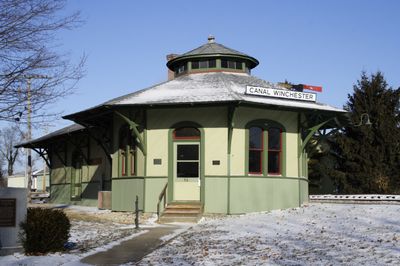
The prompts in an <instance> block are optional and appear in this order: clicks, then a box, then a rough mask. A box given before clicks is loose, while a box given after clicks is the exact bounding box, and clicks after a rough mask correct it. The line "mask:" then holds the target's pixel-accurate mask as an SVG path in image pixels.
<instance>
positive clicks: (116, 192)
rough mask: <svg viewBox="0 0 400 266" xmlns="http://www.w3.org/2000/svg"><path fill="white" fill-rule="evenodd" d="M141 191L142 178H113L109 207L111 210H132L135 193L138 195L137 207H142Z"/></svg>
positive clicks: (142, 186) (142, 187) (142, 185)
mask: <svg viewBox="0 0 400 266" xmlns="http://www.w3.org/2000/svg"><path fill="white" fill-rule="evenodd" d="M143 191H144V180H143V179H138V178H135V179H122V178H121V179H118V178H115V179H113V180H112V193H111V201H112V202H111V206H112V207H111V209H112V210H113V211H134V206H135V200H136V195H137V196H138V197H139V208H140V209H143Z"/></svg>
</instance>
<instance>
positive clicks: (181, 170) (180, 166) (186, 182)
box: [174, 142, 201, 201]
mask: <svg viewBox="0 0 400 266" xmlns="http://www.w3.org/2000/svg"><path fill="white" fill-rule="evenodd" d="M200 164H201V162H200V143H199V142H178V143H177V142H176V143H174V200H182V201H185V200H200V169H201V168H200Z"/></svg>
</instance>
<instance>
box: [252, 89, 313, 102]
mask: <svg viewBox="0 0 400 266" xmlns="http://www.w3.org/2000/svg"><path fill="white" fill-rule="evenodd" d="M246 94H251V95H258V96H265V97H273V98H284V99H291V100H298V101H309V102H315V101H316V100H317V95H316V94H315V93H310V92H301V91H291V90H281V89H272V88H263V87H254V86H247V87H246Z"/></svg>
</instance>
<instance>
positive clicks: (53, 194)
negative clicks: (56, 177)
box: [50, 184, 71, 204]
mask: <svg viewBox="0 0 400 266" xmlns="http://www.w3.org/2000/svg"><path fill="white" fill-rule="evenodd" d="M70 197H71V185H70V184H57V185H54V184H52V186H51V190H50V202H51V203H55V204H59V203H64V204H67V203H69V202H70V200H71V198H70Z"/></svg>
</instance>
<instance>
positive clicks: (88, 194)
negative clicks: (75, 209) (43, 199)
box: [50, 183, 98, 207]
mask: <svg viewBox="0 0 400 266" xmlns="http://www.w3.org/2000/svg"><path fill="white" fill-rule="evenodd" d="M97 191H98V184H97V183H82V198H81V199H80V200H71V185H70V184H62V185H61V184H58V185H52V186H51V192H50V202H51V203H53V204H69V205H83V206H92V207H96V206H97Z"/></svg>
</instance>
